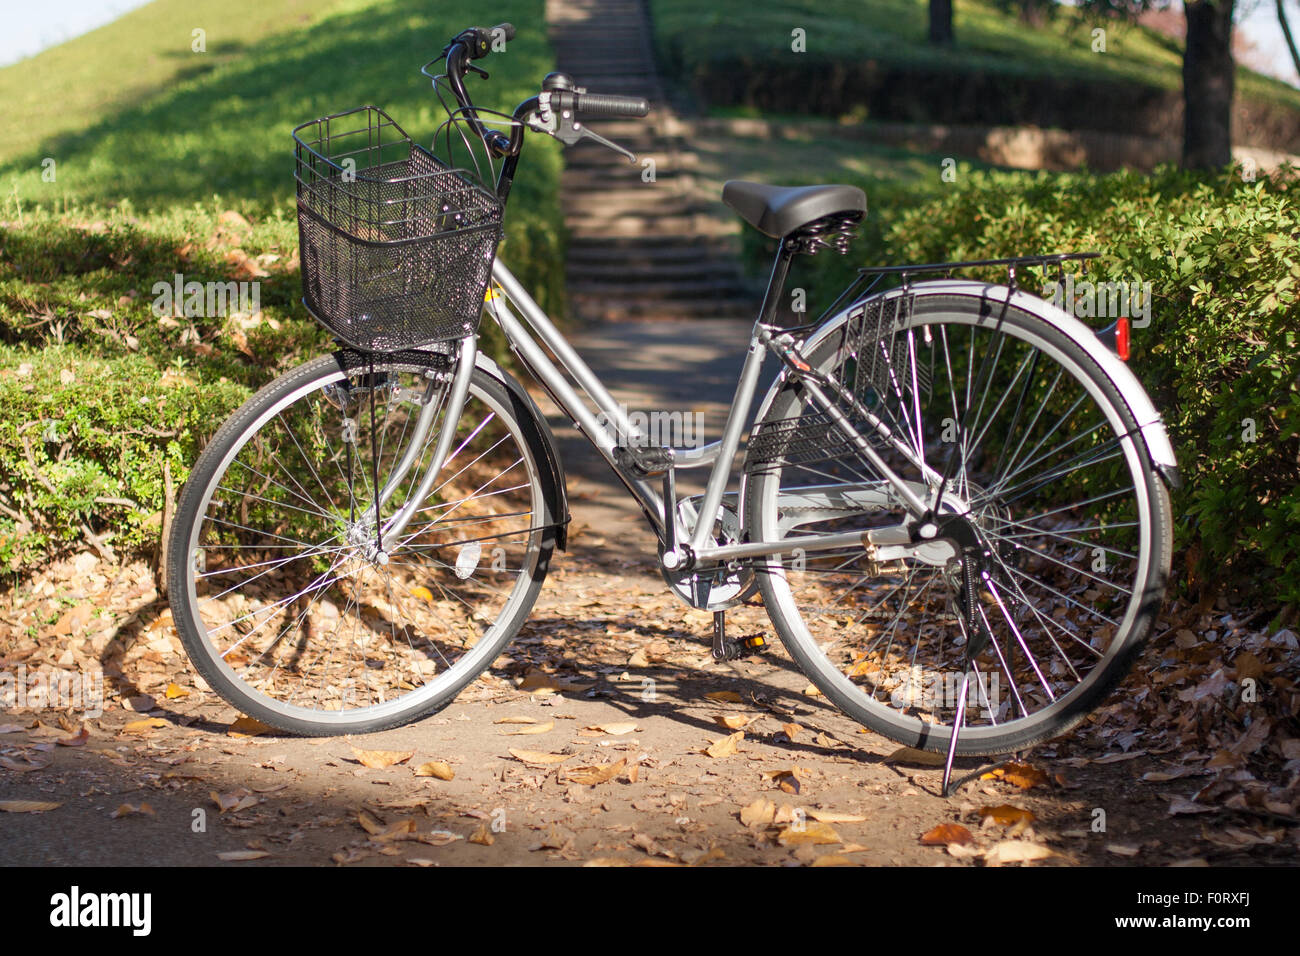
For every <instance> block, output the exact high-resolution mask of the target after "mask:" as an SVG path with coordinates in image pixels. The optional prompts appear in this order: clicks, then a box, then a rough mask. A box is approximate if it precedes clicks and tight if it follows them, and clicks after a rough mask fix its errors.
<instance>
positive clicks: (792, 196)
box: [722, 179, 867, 239]
mask: <svg viewBox="0 0 1300 956" xmlns="http://www.w3.org/2000/svg"><path fill="white" fill-rule="evenodd" d="M722 201H723V202H725V203H726V204H727V205H728V206H730V207H731V208H732V209H734V210H735V211H736V212H737V213H739V214H740V217H741V218H742V219H744V220H745V221H746V222H747V223H749V224H750V225H751V226H753V227H754V228H755V229H757V230H758V231H759V232H761V233H763V234H764V235H765V236H771V237H772V238H773V239H784V238H785V237H786V236H788V235H790V234H791V233H792V232H798V231H799V230H800V229H802V228H803V227H804V226H807V225H809V224H811V223H813V222H816V221H817V220H818V219H824V218H825V217H827V216H836V215H839V216H844V217H845V218H849V219H852V220H853V221H856V220H858V219H861V218H862V214H863V213H865V212H866V211H867V197H866V194H865V193H863V192H862V190H861V189H859V188H858V187H857V186H767V185H764V184H763V183H750V182H745V181H744V180H739V179H733V180H732V181H731V182H729V183H727V184H726V185H725V186H723V187H722Z"/></svg>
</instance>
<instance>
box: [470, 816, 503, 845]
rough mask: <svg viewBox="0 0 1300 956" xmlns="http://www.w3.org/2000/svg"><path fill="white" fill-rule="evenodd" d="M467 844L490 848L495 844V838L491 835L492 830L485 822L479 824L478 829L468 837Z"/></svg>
mask: <svg viewBox="0 0 1300 956" xmlns="http://www.w3.org/2000/svg"><path fill="white" fill-rule="evenodd" d="M469 842H470V843H477V844H478V845H479V846H491V845H492V844H493V843H495V842H496V837H494V836H493V835H492V830H491V828H490V827H489V826H488V822H487V821H486V820H484V821H483V822H482V823H480V824H479V826H478V829H477V830H475V831H474V832H473V834H471V835H470V838H469Z"/></svg>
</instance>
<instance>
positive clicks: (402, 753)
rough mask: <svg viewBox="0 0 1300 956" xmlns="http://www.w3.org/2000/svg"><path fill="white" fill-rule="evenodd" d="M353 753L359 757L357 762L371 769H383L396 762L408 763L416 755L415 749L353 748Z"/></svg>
mask: <svg viewBox="0 0 1300 956" xmlns="http://www.w3.org/2000/svg"><path fill="white" fill-rule="evenodd" d="M352 754H353V756H355V757H356V758H357V763H359V764H361V766H363V767H369V768H370V769H371V770H383V769H384V768H385V767H391V766H393V765H394V764H399V763H406V761H408V760H410V759H411V758H412V757H414V756H415V751H413V750H358V749H357V748H356V747H353V748H352Z"/></svg>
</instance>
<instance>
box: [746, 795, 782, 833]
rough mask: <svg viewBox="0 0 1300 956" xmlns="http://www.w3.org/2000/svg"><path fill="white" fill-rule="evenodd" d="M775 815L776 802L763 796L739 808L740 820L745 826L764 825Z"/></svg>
mask: <svg viewBox="0 0 1300 956" xmlns="http://www.w3.org/2000/svg"><path fill="white" fill-rule="evenodd" d="M775 816H776V804H775V803H773V802H772V801H771V800H768V799H766V798H765V797H759V798H758V799H757V800H755V801H754V802H753V803H751V804H750V805H749V806H747V807H741V809H740V822H741V823H743V824H744V825H745V826H747V827H753V826H763V827H765V826H767V825H768V824H769V823H771V822H772V819H773V818H774V817H775Z"/></svg>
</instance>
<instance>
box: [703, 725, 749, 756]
mask: <svg viewBox="0 0 1300 956" xmlns="http://www.w3.org/2000/svg"><path fill="white" fill-rule="evenodd" d="M744 739H745V732H744V731H743V730H738V731H736V732H735V733H734V734H731V735H730V736H727V737H720V738H718V739H717V740H715V741H714V742H713V743H711V744H709V746H707V747H705V748H704V749H703V751H702V753H706V754H708V755H709V756H710V757H714V758H717V757H729V756H731V755H732V754H734V753H736V745H737V744H738V743H740V742H741V741H742V740H744Z"/></svg>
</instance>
